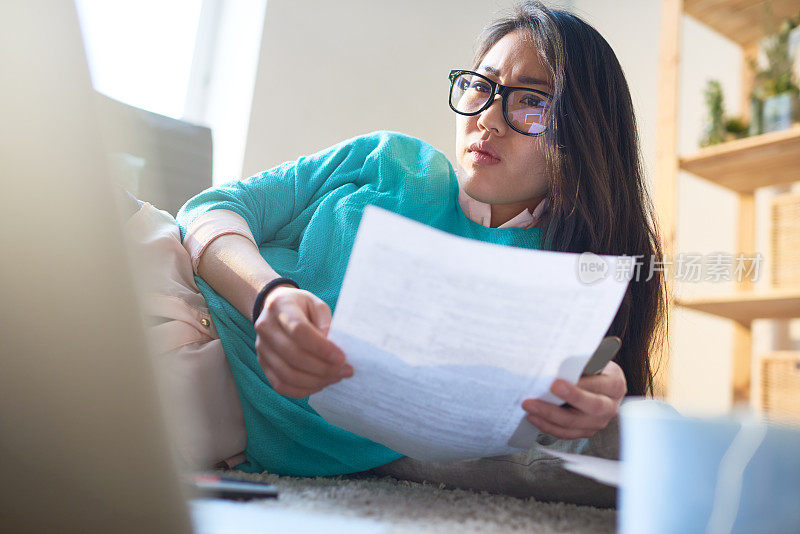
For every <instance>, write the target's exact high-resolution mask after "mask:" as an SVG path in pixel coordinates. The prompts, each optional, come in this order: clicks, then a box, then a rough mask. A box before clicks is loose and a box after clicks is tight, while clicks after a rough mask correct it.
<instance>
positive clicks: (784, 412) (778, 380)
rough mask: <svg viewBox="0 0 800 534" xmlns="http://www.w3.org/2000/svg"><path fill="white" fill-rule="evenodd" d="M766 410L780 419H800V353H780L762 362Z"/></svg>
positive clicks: (768, 355) (772, 353)
mask: <svg viewBox="0 0 800 534" xmlns="http://www.w3.org/2000/svg"><path fill="white" fill-rule="evenodd" d="M761 365H762V372H761V385H762V388H761V391H762V400H763V406H764V410H765V411H766V412H767V413H768V414H770V415H775V416H778V417H791V418H795V419H797V418H800V351H778V352H771V353H769V354H766V355H764V357H763V358H762V360H761Z"/></svg>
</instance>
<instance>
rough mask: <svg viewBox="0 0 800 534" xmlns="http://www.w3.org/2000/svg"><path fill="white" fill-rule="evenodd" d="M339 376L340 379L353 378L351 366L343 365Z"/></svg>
mask: <svg viewBox="0 0 800 534" xmlns="http://www.w3.org/2000/svg"><path fill="white" fill-rule="evenodd" d="M339 376H340V377H342V378H346V377H349V376H353V368H352V367H351V366H349V365H345V366H344V367H342V369H341V370H340V371H339Z"/></svg>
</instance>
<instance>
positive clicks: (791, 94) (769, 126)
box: [750, 16, 800, 134]
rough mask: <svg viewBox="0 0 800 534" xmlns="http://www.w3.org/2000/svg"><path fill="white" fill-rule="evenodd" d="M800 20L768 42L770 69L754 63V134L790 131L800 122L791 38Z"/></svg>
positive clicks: (799, 93)
mask: <svg viewBox="0 0 800 534" xmlns="http://www.w3.org/2000/svg"><path fill="white" fill-rule="evenodd" d="M798 21H800V16H798V17H795V18H794V19H788V20H786V21H784V22H783V24H781V27H780V29H779V31H778V32H776V33H774V34H772V35H769V36H767V37H766V38H765V45H764V55H765V56H766V66H765V67H764V68H760V67H759V65H758V63H757V62H756V61H751V63H750V64H751V67H752V68H753V70H754V72H755V75H754V79H753V93H752V97H751V103H752V110H753V113H752V116H753V121H752V126H751V132H750V133H751V134H759V133H765V132H774V131H777V130H783V129H785V128H790V127H791V126H792V124H793V123H794V122H797V121H800V87H798V85H797V81H796V79H795V74H794V58H793V57H792V54H791V53H790V49H789V36H790V34H791V33H792V30H794V29H795V28H796V27H797V26H798Z"/></svg>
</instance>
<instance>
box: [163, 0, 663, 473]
mask: <svg viewBox="0 0 800 534" xmlns="http://www.w3.org/2000/svg"><path fill="white" fill-rule="evenodd" d="M450 105H451V107H452V108H453V109H454V111H456V112H457V118H456V121H457V135H456V161H457V169H455V170H454V169H453V168H452V167H451V166H450V164H449V163H448V161H447V160H446V158H445V157H444V156H443V155H442V154H441V153H440V152H438V151H436V150H435V149H433V148H432V147H430V146H429V145H426V144H425V143H423V142H421V141H419V140H416V139H413V138H410V137H406V136H403V135H400V134H394V133H390V132H377V133H373V134H368V135H365V136H360V137H357V138H354V139H351V140H347V141H344V142H343V143H340V144H338V145H336V146H334V147H331V148H329V149H326V150H323V151H322V152H319V153H317V154H314V155H311V156H308V157H305V158H300V159H299V160H297V161H296V162H287V163H285V164H283V165H281V166H279V167H276V168H274V169H270V170H268V171H265V172H263V173H261V174H259V175H256V176H254V177H251V178H248V179H247V180H243V181H241V182H235V183H231V184H227V185H225V186H222V187H219V188H214V189H210V190H207V191H205V192H203V193H201V194H200V195H198V196H197V197H195V198H193V199H191V200H190V201H189V202H188V203H187V204H186V205H185V206H184V207H183V208H182V210H181V212H180V213H179V214H178V221H179V222H180V224H181V225H182V228H183V229H184V230H188V232H187V233H186V235H185V237H184V244H185V246H186V247H187V250H189V252H190V254H191V256H192V261H193V265H194V267H195V271H196V273H197V274H198V275H199V277H200V278H198V286H199V287H200V290H201V291H202V293H203V294H204V296H205V297H206V299H207V301H208V304H209V308H210V310H211V314H212V317H213V320H214V324H215V326H216V327H217V330H218V331H219V334H220V337H221V339H222V344H223V346H224V348H225V352H226V354H227V356H228V358H229V361H230V364H231V369H232V372H233V376H234V378H235V380H236V383H237V387H238V391H239V394H240V397H241V402H242V406H243V409H244V414H245V421H246V425H247V434H248V447H247V463H245V464H243V465H242V466H240V468H241V469H243V470H246V471H261V470H268V471H270V472H273V473H278V474H290V475H300V476H316V475H333V474H345V473H354V472H360V471H365V470H369V469H371V468H377V467H378V466H384V465H394V464H395V462H394V461H402V460H406V459H405V458H402V460H401V455H400V454H398V453H396V452H394V451H392V450H390V449H388V448H386V447H384V446H382V445H380V444H377V443H374V442H371V441H369V440H366V439H365V438H361V437H359V436H355V435H353V434H350V433H348V432H345V431H343V430H341V429H339V428H336V427H333V426H332V425H329V424H327V423H326V422H325V421H324V420H322V419H321V418H320V417H319V416H318V415H317V414H316V413H315V412H314V411H313V410H312V409H311V408H310V407H309V406H308V403H307V397H308V395H310V394H312V393H314V392H316V391H319V390H321V389H322V388H324V387H326V386H327V385H329V384H332V383H335V382H337V381H339V380H342V379H347V378H348V377H350V376H352V375H353V373H354V372H357V369H356V370H354V369H353V368H352V367H351V366H349V365H348V364H347V362H346V358H345V355H344V354H343V353H342V351H341V350H339V349H338V348H337V347H336V346H335V345H334V344H333V343H332V342H330V341H329V340H328V339H327V338H326V334H327V330H328V327H329V325H330V320H331V310H332V309H334V308H335V303H336V299H337V297H338V292H339V289H340V287H341V281H342V278H343V276H344V268H345V267H346V264H347V258H348V257H349V253H350V249H351V247H352V242H353V238H354V236H355V230H356V228H357V225H358V221H359V219H360V215H361V212H362V211H363V208H364V206H365V205H367V204H376V205H378V206H381V207H384V208H386V209H390V210H392V211H395V212H397V213H400V214H401V215H405V216H407V217H410V218H413V219H416V220H419V221H420V222H424V223H426V224H429V225H431V226H434V227H437V228H440V229H442V230H445V231H448V232H450V233H453V234H456V235H462V236H465V237H471V238H474V239H481V240H484V241H490V242H494V243H500V244H505V245H510V246H519V247H526V248H541V249H546V250H554V251H567V252H585V251H591V252H594V253H596V254H614V255H623V254H626V255H631V256H633V255H641V256H642V257H644V258H645V259H649V258H651V257H652V258H654V259H655V260H660V258H661V250H660V245H659V243H658V237H657V235H656V231H655V229H654V224H653V221H652V207H651V205H650V201H649V199H648V197H647V193H646V190H645V186H644V182H643V176H642V170H641V165H640V161H639V146H638V139H637V135H636V126H635V121H634V116H633V108H632V104H631V99H630V94H629V91H628V88H627V84H626V82H625V78H624V75H623V73H622V70H621V68H620V66H619V63H618V61H617V59H616V57H615V55H614V53H613V51H612V50H611V48H610V47H609V45H608V44H607V43H606V41H605V40H604V39H603V38H602V37H601V36H600V35H599V34H598V33H597V32H596V31H595V30H594V29H593V28H591V27H590V26H589V25H587V24H586V23H584V22H583V21H581V20H580V19H578V18H577V17H575V16H573V15H571V14H569V13H566V12H563V11H556V10H549V9H547V8H545V7H544V6H542V5H541V4H539V3H538V2H526V3H524V4H522V5H521V6H520V7H519V8H518V10H517V13H516V14H515V16H514V17H512V18H510V19H504V20H500V21H498V22H496V23H494V24H492V25H490V26H489V27H487V28H486V29H485V31H484V33H483V34H482V35H481V37H480V40H479V46H478V50H477V54H476V59H475V64H474V65H473V67H472V69H470V70H469V71H454V72H452V73H451V97H450ZM270 282H278V284H277V285H276V284H274V283H273V284H270ZM297 286H299V287H297ZM265 290H266V291H265ZM259 296H260V297H261V298H257V297H259ZM664 314H665V305H664V281H663V278H662V276H661V273H660V272H655V273H654V274H653V276H652V277H651V278H649V280H645V279H644V277H642V278H639V279H638V280H632V281H631V283H630V285H629V288H628V291H627V293H626V295H625V297H624V299H623V301H622V304H621V306H620V309H619V311H618V313H617V315H616V317H615V319H614V321H613V323H612V326H611V327H610V328H609V332H608V333H609V335H618V336H620V337H621V338H622V339H623V345H622V349H621V351H620V353H619V355H618V356H617V358H616V363H615V362H612V363H610V364H609V365H608V366H607V367H606V368H605V369H604V370H603V373H602V374H601V375H599V376H595V377H589V378H582V379H581V380H580V381H579V382H578V384H577V385H572V384H569V383H566V382H564V381H561V380H558V381H556V382H555V383H554V384H553V386H552V391H553V393H554V394H555V395H556V396H558V397H560V398H562V399H564V401H565V402H568V403H569V404H570V407H559V406H555V405H550V404H547V403H543V402H540V401H536V400H533V399H528V400H526V401H525V402H524V403H523V408H524V409H525V410H526V411H528V412H529V413H530V416H529V418H530V421H531V422H532V423H533V424H534V425H535V426H537V427H538V428H539V429H541V430H542V431H544V432H547V433H548V434H551V435H552V436H554V437H556V438H559V439H562V440H569V441H571V442H575V443H578V442H580V443H583V444H584V445H585V443H586V441H587V439H588V438H590V437H591V436H594V435H595V433H596V432H598V431H600V430H603V429H607V428H608V426H609V422H611V421H613V420H614V418H615V416H616V414H617V409H618V406H619V403H620V401H621V400H622V398H623V397H624V395H625V394H626V392H627V393H630V394H636V395H644V394H647V393H649V392H651V390H652V380H653V379H652V372H651V368H650V363H649V353H650V351H651V350H652V349H653V348H654V347H658V343H659V342H660V340H661V339H662V338H663V335H664V332H663V328H665V320H664ZM251 321H252V322H251ZM390 462H392V463H390Z"/></svg>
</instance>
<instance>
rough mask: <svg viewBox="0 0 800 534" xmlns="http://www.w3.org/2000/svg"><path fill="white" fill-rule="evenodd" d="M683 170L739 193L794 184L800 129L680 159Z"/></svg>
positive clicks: (799, 163) (798, 164)
mask: <svg viewBox="0 0 800 534" xmlns="http://www.w3.org/2000/svg"><path fill="white" fill-rule="evenodd" d="M679 164H680V168H681V169H683V170H685V171H689V172H691V173H692V174H695V175H697V176H700V177H702V178H705V179H706V180H709V181H711V182H714V183H715V184H717V185H721V186H722V187H727V188H728V189H732V190H733V191H736V192H737V193H752V192H754V191H755V190H756V189H758V188H759V187H765V186H769V185H779V184H786V183H791V182H794V181H796V180H797V179H798V172H799V171H798V169H800V126H795V127H794V128H791V129H788V130H782V131H779V132H770V133H766V134H762V135H756V136H753V137H745V138H744V139H737V140H736V141H729V142H727V143H721V144H719V145H713V146H710V147H707V148H704V149H702V150H698V151H697V152H695V153H693V154H687V155H685V156H682V157H681V158H679Z"/></svg>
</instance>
